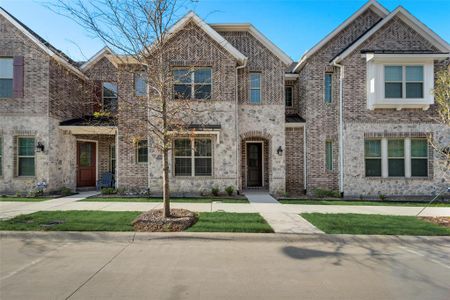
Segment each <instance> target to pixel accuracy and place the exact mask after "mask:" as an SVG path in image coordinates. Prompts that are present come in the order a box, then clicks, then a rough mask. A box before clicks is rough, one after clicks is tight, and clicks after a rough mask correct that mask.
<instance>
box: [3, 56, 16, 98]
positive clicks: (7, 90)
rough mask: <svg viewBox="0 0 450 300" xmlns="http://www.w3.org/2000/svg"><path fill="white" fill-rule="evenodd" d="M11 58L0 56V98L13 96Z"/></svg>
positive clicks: (12, 61)
mask: <svg viewBox="0 0 450 300" xmlns="http://www.w3.org/2000/svg"><path fill="white" fill-rule="evenodd" d="M13 63H14V60H13V58H9V57H0V98H11V97H12V96H13V77H14V72H13V69H14V67H13Z"/></svg>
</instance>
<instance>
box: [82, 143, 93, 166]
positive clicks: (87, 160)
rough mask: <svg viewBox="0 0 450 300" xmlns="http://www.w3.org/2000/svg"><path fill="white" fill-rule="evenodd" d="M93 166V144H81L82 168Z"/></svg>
mask: <svg viewBox="0 0 450 300" xmlns="http://www.w3.org/2000/svg"><path fill="white" fill-rule="evenodd" d="M91 165H92V144H88V143H83V144H80V166H81V167H90V166H91Z"/></svg>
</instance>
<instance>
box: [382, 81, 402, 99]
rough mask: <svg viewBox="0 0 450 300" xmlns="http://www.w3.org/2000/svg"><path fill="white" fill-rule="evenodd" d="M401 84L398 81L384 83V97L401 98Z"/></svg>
mask: <svg viewBox="0 0 450 300" xmlns="http://www.w3.org/2000/svg"><path fill="white" fill-rule="evenodd" d="M402 95H403V93H402V84H401V83H400V82H399V83H388V82H386V83H385V84H384V97H385V98H402V97H403V96H402Z"/></svg>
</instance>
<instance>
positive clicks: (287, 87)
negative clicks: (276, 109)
mask: <svg viewBox="0 0 450 300" xmlns="http://www.w3.org/2000/svg"><path fill="white" fill-rule="evenodd" d="M284 88H285V91H284V105H285V106H286V107H294V87H293V86H292V85H286V86H285V87H284ZM286 89H290V90H291V105H286Z"/></svg>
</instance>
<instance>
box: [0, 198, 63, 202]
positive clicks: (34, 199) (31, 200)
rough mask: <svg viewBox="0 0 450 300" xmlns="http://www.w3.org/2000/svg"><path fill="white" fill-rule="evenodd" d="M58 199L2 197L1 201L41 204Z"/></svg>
mask: <svg viewBox="0 0 450 300" xmlns="http://www.w3.org/2000/svg"><path fill="white" fill-rule="evenodd" d="M52 199H57V198H48V197H0V201H5V202H7V201H11V202H40V201H46V200H52Z"/></svg>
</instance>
